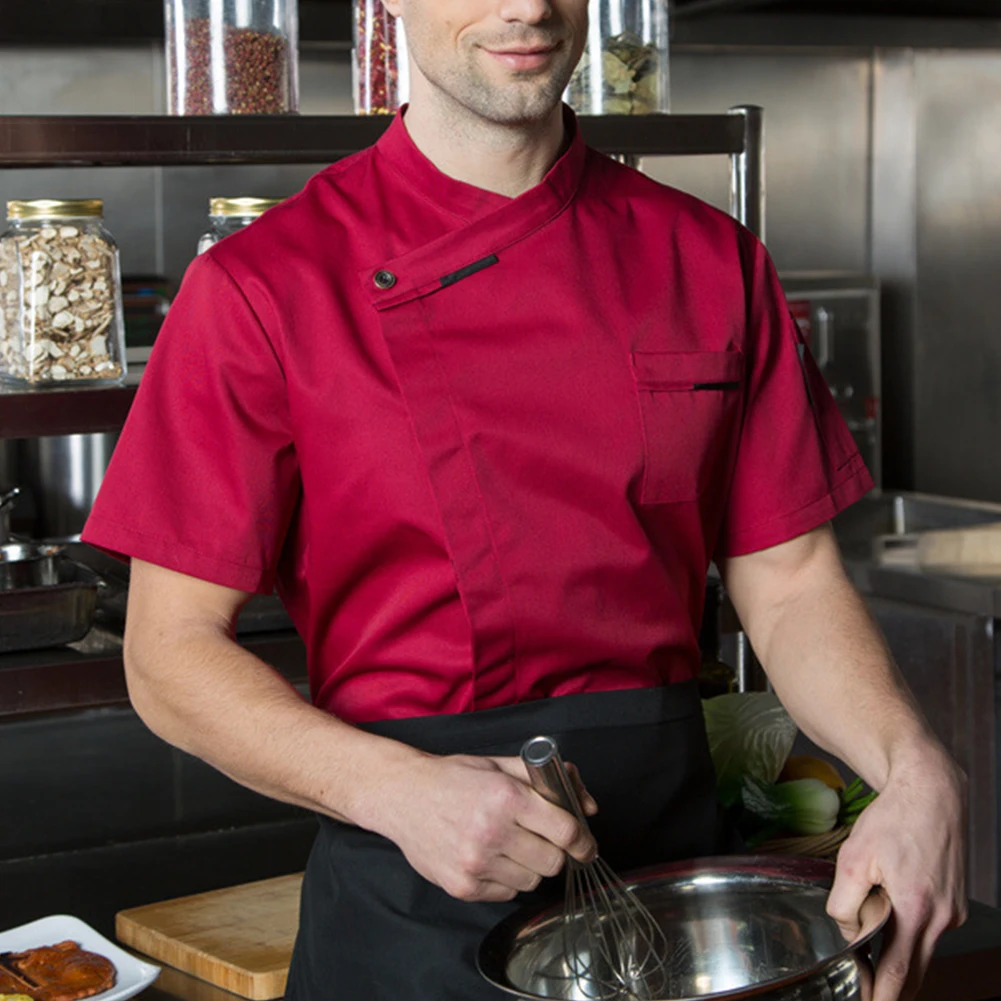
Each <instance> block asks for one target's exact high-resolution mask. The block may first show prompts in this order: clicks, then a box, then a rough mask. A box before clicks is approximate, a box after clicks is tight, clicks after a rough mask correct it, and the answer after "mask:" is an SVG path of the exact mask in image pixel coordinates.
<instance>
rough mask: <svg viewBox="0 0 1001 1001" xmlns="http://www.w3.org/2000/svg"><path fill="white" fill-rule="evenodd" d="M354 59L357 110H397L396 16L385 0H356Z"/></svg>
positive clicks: (370, 112) (381, 112) (380, 112)
mask: <svg viewBox="0 0 1001 1001" xmlns="http://www.w3.org/2000/svg"><path fill="white" fill-rule="evenodd" d="M355 59H356V61H357V66H356V77H355V79H356V88H357V94H356V96H355V110H356V111H357V112H358V114H361V115H386V114H392V113H393V112H395V111H396V109H397V108H398V107H399V104H400V98H399V66H398V52H397V44H396V19H395V18H394V17H393V16H392V15H391V14H390V13H389V11H387V10H386V8H385V7H384V6H383V4H382V0H374V2H373V0H355Z"/></svg>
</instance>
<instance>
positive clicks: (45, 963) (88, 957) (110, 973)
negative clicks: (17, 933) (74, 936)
mask: <svg viewBox="0 0 1001 1001" xmlns="http://www.w3.org/2000/svg"><path fill="white" fill-rule="evenodd" d="M4 974H6V975H8V976H10V977H11V979H12V980H13V981H21V982H22V983H21V984H20V985H19V986H20V990H19V993H24V994H26V995H27V996H28V997H29V998H30V999H31V1001H80V999H82V998H89V997H93V996H94V995H95V994H103V993H104V991H106V990H110V989H111V988H112V987H114V986H115V981H116V980H117V971H116V970H115V965H114V963H112V962H111V960H110V959H107V958H105V957H104V956H99V955H98V954H97V953H96V952H87V951H86V950H85V949H81V948H80V946H79V945H78V944H77V943H76V942H69V941H67V942H57V943H56V944H55V945H43V946H38V947H37V948H35V949H26V950H25V951H24V952H4V953H0V977H2V976H3V975H4ZM0 987H2V980H0Z"/></svg>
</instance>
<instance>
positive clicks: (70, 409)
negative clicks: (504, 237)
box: [0, 106, 764, 440]
mask: <svg viewBox="0 0 1001 1001" xmlns="http://www.w3.org/2000/svg"><path fill="white" fill-rule="evenodd" d="M579 121H580V126H581V131H582V132H583V135H584V139H585V140H586V142H587V143H588V144H589V145H590V146H592V147H594V148H595V149H598V150H601V151H602V152H606V153H610V154H615V155H621V156H627V157H638V156H709V155H729V156H730V159H731V181H732V183H731V201H732V211H733V214H734V215H735V216H736V218H737V219H739V220H740V221H741V222H742V223H744V224H745V225H746V226H748V227H749V228H750V229H751V230H752V231H753V232H755V233H757V234H758V235H759V236H762V237H763V235H764V176H763V127H764V125H763V117H762V112H761V109H760V108H757V107H753V106H747V107H739V108H733V109H731V111H730V112H729V113H728V114H725V115H642V116H641V115H636V116H631V115H605V116H594V117H591V116H581V118H580V119H579ZM389 122H390V119H389V118H388V117H382V116H379V117H364V116H356V115H329V116H328V115H315V116H314V115H301V116H300V115H288V116H256V115H255V116H233V117H229V116H218V117H216V116H206V117H194V118H182V117H175V116H167V115H156V116H80V117H76V116H46V117H34V116H7V117H2V116H0V167H55V166H63V167H65V166H80V167H115V166H184V165H198V164H237V163H307V164H308V163H329V162H331V161H333V160H337V159H339V158H341V157H344V156H348V155H350V154H351V153H355V152H357V151H358V150H360V149H364V148H365V147H366V146H370V145H372V143H374V142H375V141H376V140H377V139H378V138H379V136H380V135H382V133H383V132H384V131H385V129H386V128H387V127H388V125H389ZM135 381H138V380H135ZM134 397H135V386H134V385H128V386H124V387H120V388H113V389H98V388H87V389H44V390H35V391H23V390H16V389H15V390H12V389H4V388H2V387H0V440H2V439H5V438H35V437H41V436H45V435H62V434H92V433H96V432H101V431H116V430H118V429H119V428H120V427H121V426H122V424H123V422H124V420H125V417H126V415H127V414H128V411H129V407H130V406H131V404H132V400H133V398H134Z"/></svg>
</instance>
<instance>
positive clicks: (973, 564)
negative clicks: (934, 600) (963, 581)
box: [917, 524, 1001, 577]
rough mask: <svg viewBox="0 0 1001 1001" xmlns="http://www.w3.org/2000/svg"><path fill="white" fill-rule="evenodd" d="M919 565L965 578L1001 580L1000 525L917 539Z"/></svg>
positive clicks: (941, 532) (923, 536)
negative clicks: (995, 578)
mask: <svg viewBox="0 0 1001 1001" xmlns="http://www.w3.org/2000/svg"><path fill="white" fill-rule="evenodd" d="M917 555H918V565H919V566H921V567H922V568H923V569H925V570H931V571H934V572H936V573H947V574H957V575H959V576H962V577H1001V525H993V524H992V525H982V526H977V527H975V528H952V529H942V530H941V531H936V532H922V533H921V534H920V535H919V536H918V546H917Z"/></svg>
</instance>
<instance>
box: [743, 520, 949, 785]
mask: <svg viewBox="0 0 1001 1001" xmlns="http://www.w3.org/2000/svg"><path fill="white" fill-rule="evenodd" d="M761 562H762V563H764V576H765V589H766V590H771V591H772V594H773V597H774V596H775V595H778V600H773V601H770V602H764V601H757V600H754V599H748V598H745V600H744V601H743V602H742V603H741V604H742V606H743V607H739V608H738V611H739V612H740V614H741V617H742V619H744V620H745V621H744V624H745V627H746V628H747V630H748V633H749V635H750V638H751V641H752V644H753V646H754V648H755V651H756V652H757V654H758V657H759V658H760V660H761V662H762V664H763V665H764V667H765V670H766V672H767V673H768V677H769V679H770V680H771V682H772V684H773V686H774V688H775V691H776V693H777V694H778V696H779V698H780V699H781V700H782V702H783V704H784V705H785V707H786V708H787V709H788V710H789V712H790V714H791V715H792V716H793V718H794V719H795V720H796V722H797V724H798V725H799V726H800V728H801V729H802V730H803V731H804V733H806V735H807V736H808V737H810V738H811V739H812V740H813V741H814V742H815V743H816V744H818V745H819V746H820V747H823V748H824V749H825V750H827V751H829V752H831V753H832V754H835V755H837V756H838V757H839V758H841V759H842V760H843V761H845V762H846V763H847V764H848V765H849V766H850V767H852V768H853V769H854V770H855V771H856V772H857V773H858V774H859V775H861V776H862V777H863V778H864V779H865V780H866V781H867V782H868V783H869V784H870V785H872V786H873V787H874V788H876V789H881V788H882V787H883V785H884V784H885V782H886V778H887V776H888V774H889V771H890V768H891V766H892V764H893V763H894V761H899V760H902V759H903V758H906V757H909V756H911V755H913V754H922V753H926V752H928V751H929V750H931V749H932V748H936V749H937V741H936V740H935V738H934V736H933V735H932V733H931V730H930V728H929V727H928V724H927V722H926V720H925V719H924V716H923V715H922V713H921V711H920V710H919V708H918V707H917V705H916V703H915V701H914V699H913V696H912V695H911V694H910V692H909V690H908V689H907V687H906V685H905V684H904V682H903V679H902V677H901V675H900V672H899V670H898V669H897V667H896V665H895V664H894V662H893V658H892V656H891V654H890V652H889V650H888V648H887V646H886V643H885V641H884V640H883V637H882V634H881V633H880V631H879V628H878V627H877V625H876V623H875V622H874V621H873V618H872V616H871V615H870V613H869V611H868V609H867V607H866V605H865V602H864V600H863V599H862V597H861V596H860V595H859V593H858V592H857V591H856V590H855V588H854V586H853V585H852V584H851V582H850V581H849V580H848V578H847V576H846V575H845V573H844V569H843V567H842V564H841V560H840V557H839V555H838V551H837V547H836V544H835V543H834V540H833V537H832V536H831V535H830V534H829V532H828V531H822V532H819V533H817V535H816V537H815V538H814V539H813V540H812V545H808V546H807V549H806V551H805V553H804V559H803V561H802V562H801V564H800V565H799V566H797V567H796V568H795V570H794V571H793V572H792V575H791V576H788V577H786V578H785V579H782V578H781V573H782V568H781V567H778V566H769V565H768V561H767V557H765V558H764V559H763V560H762V561H761ZM745 569H746V568H745ZM743 575H744V574H743V570H741V569H738V570H737V572H736V575H735V579H736V580H737V582H738V583H737V586H738V589H740V587H741V585H742V584H744V583H746V582H745V581H743V580H742V579H741V578H742V577H743ZM769 577H774V578H775V580H773V581H769V580H768V578H769ZM759 584H760V580H759ZM743 589H744V590H745V591H747V588H746V587H744V588H743Z"/></svg>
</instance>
